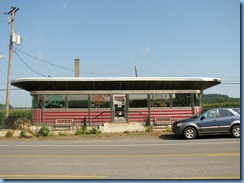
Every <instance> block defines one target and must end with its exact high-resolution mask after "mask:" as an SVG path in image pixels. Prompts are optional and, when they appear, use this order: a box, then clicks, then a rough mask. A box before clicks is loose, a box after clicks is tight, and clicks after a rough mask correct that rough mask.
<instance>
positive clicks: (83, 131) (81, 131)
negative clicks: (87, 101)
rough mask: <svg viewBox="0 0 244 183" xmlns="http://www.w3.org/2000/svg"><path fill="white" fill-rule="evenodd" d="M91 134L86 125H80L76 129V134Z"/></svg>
mask: <svg viewBox="0 0 244 183" xmlns="http://www.w3.org/2000/svg"><path fill="white" fill-rule="evenodd" d="M82 134H89V133H88V131H87V128H86V127H85V126H82V127H80V128H79V129H77V130H76V132H75V135H78V136H79V135H82Z"/></svg>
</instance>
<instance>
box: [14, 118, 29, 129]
mask: <svg viewBox="0 0 244 183" xmlns="http://www.w3.org/2000/svg"><path fill="white" fill-rule="evenodd" d="M30 126H31V120H30V119H27V118H18V119H17V120H16V121H15V122H14V124H13V127H14V128H15V129H24V130H27V129H29V127H30Z"/></svg>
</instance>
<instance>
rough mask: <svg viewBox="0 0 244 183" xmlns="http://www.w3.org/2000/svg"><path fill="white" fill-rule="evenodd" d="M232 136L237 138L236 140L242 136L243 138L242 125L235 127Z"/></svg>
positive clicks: (232, 129)
mask: <svg viewBox="0 0 244 183" xmlns="http://www.w3.org/2000/svg"><path fill="white" fill-rule="evenodd" d="M231 136H232V137H235V138H240V136H241V128H240V125H235V126H233V127H232V128H231Z"/></svg>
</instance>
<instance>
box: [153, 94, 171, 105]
mask: <svg viewBox="0 0 244 183" xmlns="http://www.w3.org/2000/svg"><path fill="white" fill-rule="evenodd" d="M169 101H170V95H169V94H167V93H161V94H160V93H156V94H150V106H151V107H169V106H170V102H169Z"/></svg>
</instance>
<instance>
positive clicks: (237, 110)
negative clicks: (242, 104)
mask: <svg viewBox="0 0 244 183" xmlns="http://www.w3.org/2000/svg"><path fill="white" fill-rule="evenodd" d="M232 110H233V111H235V112H237V113H238V114H240V108H234V109H232Z"/></svg>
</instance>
